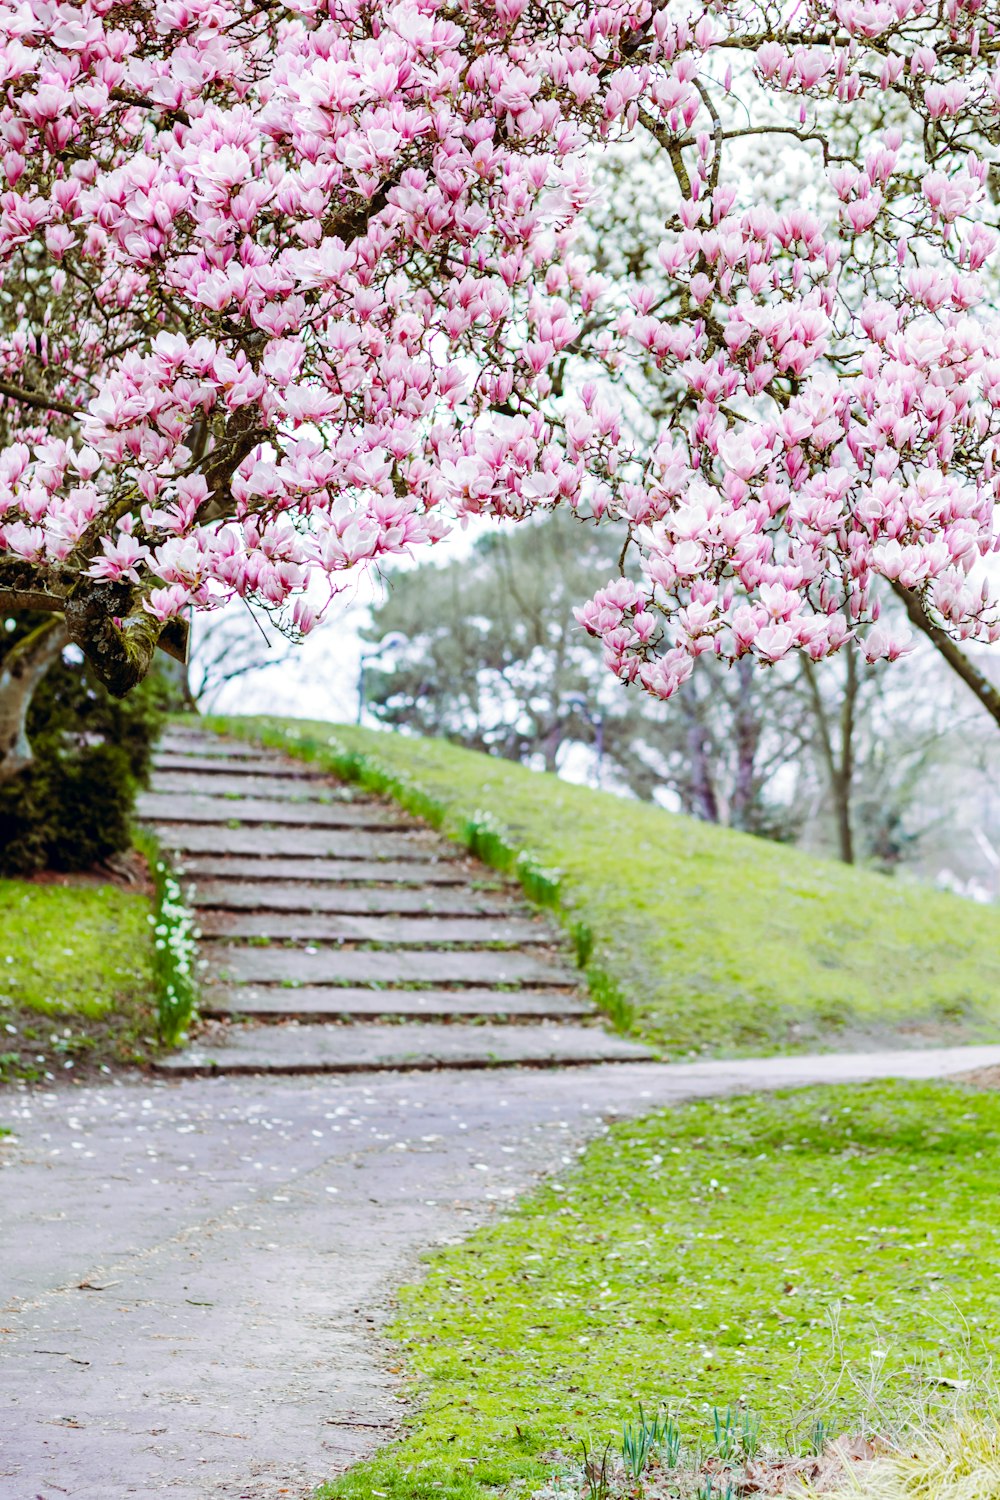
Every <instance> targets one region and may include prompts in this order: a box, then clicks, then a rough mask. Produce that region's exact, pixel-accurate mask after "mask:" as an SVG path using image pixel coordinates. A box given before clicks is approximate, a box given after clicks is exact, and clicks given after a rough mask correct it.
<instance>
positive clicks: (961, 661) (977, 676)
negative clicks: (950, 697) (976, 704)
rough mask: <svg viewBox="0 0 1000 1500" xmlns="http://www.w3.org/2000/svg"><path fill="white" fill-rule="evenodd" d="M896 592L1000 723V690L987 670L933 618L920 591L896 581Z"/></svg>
mask: <svg viewBox="0 0 1000 1500" xmlns="http://www.w3.org/2000/svg"><path fill="white" fill-rule="evenodd" d="M892 591H893V593H894V594H896V595H897V596H898V597H899V598H900V599H902V601H903V607H904V608H905V610H906V613H907V616H908V617H909V621H910V624H911V625H914V626H915V627H916V628H917V630H919V631H920V632H921V633H922V634H923V635H925V636H926V637H927V639H928V640H929V641H930V642H931V644H932V645H933V646H935V647H936V648H937V650H938V651H939V652H940V653H941V655H942V656H943V657H944V659H945V661H946V662H947V663H948V665H949V667H951V669H952V671H953V672H954V673H956V675H957V676H959V677H961V679H962V681H963V682H964V683H965V685H966V687H967V688H969V689H970V691H971V692H973V693H974V694H975V695H976V697H977V698H978V699H979V701H980V703H981V704H982V706H983V707H984V708H985V710H986V712H987V713H988V714H989V715H990V717H991V718H992V719H993V720H994V721H995V722H996V723H997V724H1000V689H997V688H995V687H994V686H993V684H992V682H991V681H990V679H989V678H988V677H987V676H986V674H985V673H984V672H981V671H980V670H979V668H978V667H977V666H976V665H975V663H974V662H972V661H970V660H969V658H968V657H967V656H966V655H965V652H964V651H962V649H961V648H960V647H959V645H958V642H957V641H953V640H952V638H951V636H950V635H949V634H948V632H947V631H946V630H943V629H942V628H941V626H940V625H936V624H935V623H934V621H933V620H932V619H931V616H930V614H929V612H928V610H927V607H926V605H925V604H924V602H923V600H922V599H921V598H920V596H919V595H918V594H914V593H911V591H910V590H909V589H906V588H904V587H903V585H902V584H901V583H898V582H894V583H893V585H892Z"/></svg>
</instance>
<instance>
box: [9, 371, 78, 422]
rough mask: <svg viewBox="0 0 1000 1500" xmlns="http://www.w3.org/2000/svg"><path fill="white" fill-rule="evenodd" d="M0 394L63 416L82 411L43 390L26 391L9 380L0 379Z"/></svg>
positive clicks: (74, 415)
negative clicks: (46, 393) (47, 394)
mask: <svg viewBox="0 0 1000 1500" xmlns="http://www.w3.org/2000/svg"><path fill="white" fill-rule="evenodd" d="M0 396H6V397H7V398H8V399H9V400H11V401H19V402H20V403H21V405H22V406H33V407H34V408H35V409H36V410H37V411H57V412H60V413H61V415H62V416H64V417H81V416H82V415H83V412H82V411H81V409H80V407H78V406H71V405H70V403H69V402H68V401H59V400H57V399H56V397H55V396H46V395H45V393H44V392H43V391H26V390H23V389H22V387H21V386H19V385H12V384H11V382H10V381H9V380H0Z"/></svg>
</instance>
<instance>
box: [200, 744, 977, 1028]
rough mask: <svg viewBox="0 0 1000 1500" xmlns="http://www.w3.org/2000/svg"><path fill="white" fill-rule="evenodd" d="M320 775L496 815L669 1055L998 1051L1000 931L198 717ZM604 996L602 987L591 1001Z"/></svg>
mask: <svg viewBox="0 0 1000 1500" xmlns="http://www.w3.org/2000/svg"><path fill="white" fill-rule="evenodd" d="M203 722H206V723H207V724H209V725H212V726H214V727H216V728H220V729H224V728H227V727H228V728H229V729H230V731H231V732H232V733H234V734H240V735H244V736H246V735H251V736H253V735H257V736H258V737H260V738H262V739H263V740H264V741H265V742H266V743H268V744H272V745H276V746H279V747H282V748H285V749H288V750H290V751H293V752H297V753H299V754H304V755H307V756H308V757H310V758H315V759H316V760H317V761H318V762H320V763H322V762H323V760H324V756H325V757H326V759H327V762H328V763H330V756H331V749H330V740H331V736H332V737H333V739H334V740H335V742H336V744H337V745H338V746H340V747H342V748H343V749H346V750H347V751H352V752H360V753H362V754H365V755H369V756H374V757H375V758H376V759H377V761H378V762H379V763H380V764H381V765H383V766H384V767H386V768H387V769H388V770H389V771H391V772H392V773H394V774H395V775H397V776H401V777H404V778H406V779H407V780H408V782H409V783H411V784H412V786H413V787H414V788H415V789H417V790H419V791H420V792H421V793H423V794H424V795H426V796H427V797H429V798H430V799H431V800H432V802H434V803H436V804H438V805H439V806H440V807H441V808H442V809H443V811H444V817H445V823H444V826H445V827H446V828H447V829H449V830H450V831H453V832H454V831H458V830H459V829H460V828H461V826H462V823H463V821H464V820H466V819H468V818H470V817H472V816H473V815H474V814H476V813H478V812H486V813H489V814H492V815H493V816H494V817H495V818H496V819H498V820H499V822H500V823H501V824H502V825H503V826H504V828H505V829H506V830H507V831H508V837H509V840H510V842H512V843H514V844H515V845H518V846H521V847H525V848H527V849H529V850H531V851H532V852H533V853H534V854H536V855H537V856H538V858H539V860H540V861H541V863H542V864H543V865H545V866H547V867H550V868H554V869H556V870H558V871H559V872H561V874H562V877H563V882H562V890H563V894H564V899H566V900H568V901H569V902H570V903H571V905H572V907H573V911H574V915H575V916H576V917H577V918H578V919H581V920H582V921H583V922H584V923H586V925H587V926H588V927H589V928H590V929H591V931H592V933H593V935H594V939H595V948H594V954H593V959H592V963H593V964H594V966H595V967H596V968H597V969H598V970H599V971H600V972H601V974H603V975H606V976H608V978H609V979H610V980H611V981H612V985H613V986H617V988H618V990H619V991H620V992H621V993H622V994H623V995H624V997H625V998H626V1000H627V1001H628V1002H629V1004H630V1006H631V1007H632V1010H633V1012H634V1015H635V1025H636V1029H637V1030H638V1032H639V1033H640V1034H641V1035H642V1036H643V1037H645V1038H646V1039H647V1040H649V1041H651V1042H653V1043H654V1044H656V1045H658V1046H659V1047H660V1048H662V1049H663V1051H664V1052H665V1053H666V1054H667V1055H673V1056H677V1055H680V1054H684V1053H687V1052H692V1051H694V1052H699V1053H730V1054H732V1053H738V1052H744V1053H747V1052H767V1051H774V1050H804V1049H808V1048H810V1047H815V1046H817V1045H819V1046H823V1045H831V1046H837V1047H841V1048H844V1049H845V1050H846V1049H850V1048H855V1047H858V1046H866V1045H872V1044H875V1045H878V1044H882V1045H884V1044H886V1043H890V1044H891V1043H898V1042H899V1041H900V1040H901V1039H903V1040H912V1041H913V1042H914V1043H917V1044H919V1043H921V1042H927V1041H943V1040H947V1041H971V1040H995V1039H997V1038H998V1037H1000V915H998V913H997V912H996V910H995V909H994V908H990V907H982V906H976V905H975V904H973V903H972V902H969V901H963V900H961V899H960V898H959V897H956V896H951V895H946V894H943V893H940V892H937V891H934V890H932V889H930V888H927V887H923V886H918V885H915V884H912V883H905V882H903V881H899V880H892V879H889V878H887V877H885V876H882V875H878V874H874V873H869V872H865V871H860V870H856V869H851V868H848V867H846V866H844V865H841V864H838V863H836V862H835V861H831V860H823V859H817V858H815V857H812V856H810V855H807V854H803V853H801V852H799V851H797V850H794V849H790V848H788V847H787V846H785V845H778V844H773V843H769V842H767V841H766V840H764V839H756V838H752V837H750V836H748V835H746V834H740V833H734V832H732V831H730V830H727V829H719V828H714V827H711V826H709V825H707V824H705V823H700V822H698V821H696V820H695V819H692V818H685V817H680V816H676V815H674V814H671V813H667V812H663V811H661V810H659V809H656V808H653V807H651V806H649V805H648V804H645V803H639V802H632V801H627V800H624V799H622V798H619V797H615V796H612V795H610V794H608V793H602V792H596V791H593V790H591V789H588V788H585V787H578V786H570V785H567V784H566V783H565V782H562V781H559V780H557V779H556V778H555V777H553V776H547V775H544V774H541V773H539V772H535V771H529V770H526V769H525V768H524V767H523V766H518V765H514V764H511V763H510V762H508V761H504V760H500V759H496V758H492V757H489V756H484V755H479V754H476V753H475V752H473V751H468V750H461V749H458V748H456V747H455V746H453V745H449V744H448V743H447V742H445V741H443V740H428V739H417V738H407V737H403V736H401V735H396V734H383V733H378V732H373V731H371V730H364V729H359V728H356V727H354V726H352V725H340V724H336V725H334V724H323V723H314V722H310V721H303V720H279V719H228V720H227V719H209V720H207V721H203ZM595 992H596V993H598V996H599V994H600V984H598V986H595Z"/></svg>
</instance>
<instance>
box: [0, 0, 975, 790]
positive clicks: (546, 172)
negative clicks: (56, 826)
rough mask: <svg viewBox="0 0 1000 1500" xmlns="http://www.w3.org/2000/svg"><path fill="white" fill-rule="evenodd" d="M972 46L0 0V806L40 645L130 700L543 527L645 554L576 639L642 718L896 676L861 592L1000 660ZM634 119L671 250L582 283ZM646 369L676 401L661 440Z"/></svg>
mask: <svg viewBox="0 0 1000 1500" xmlns="http://www.w3.org/2000/svg"><path fill="white" fill-rule="evenodd" d="M995 19H996V18H995V17H991V15H990V14H989V13H987V12H986V11H985V10H984V9H983V8H982V6H981V5H980V4H979V3H978V0H969V3H968V4H967V5H964V6H963V5H959V4H957V3H954V0H945V3H944V4H941V3H940V0H938V3H936V4H935V5H934V6H933V7H932V6H931V5H929V4H927V3H924V0H893V3H891V4H889V3H881V0H879V3H871V4H869V3H865V0H821V3H820V0H817V3H813V4H810V5H794V6H793V5H791V4H789V5H788V6H785V7H782V6H780V5H779V6H771V5H768V6H758V5H756V4H754V3H752V0H732V3H725V0H721V3H715V4H713V5H711V6H709V7H704V8H703V7H700V6H699V5H698V4H697V3H695V4H692V3H691V0H680V3H677V4H675V3H673V0H670V3H667V4H659V3H657V0H652V3H651V0H612V3H609V4H598V3H593V0H579V3H571V0H554V3H545V4H542V3H532V0H447V3H445V0H398V3H390V0H381V3H372V0H368V3H362V0H322V3H320V0H300V3H298V4H297V5H282V4H280V3H277V0H267V3H260V0H258V3H254V0H190V3H183V0H133V3H121V4H119V3H114V0H87V3H74V4H64V5H58V4H53V3H49V0H18V3H12V0H8V3H6V4H5V5H4V6H3V9H2V10H0V78H2V100H0V171H2V173H3V176H4V178H5V182H6V190H5V191H4V192H3V193H2V194H0V273H2V294H0V399H2V405H0V426H2V433H0V445H2V446H0V610H2V611H4V612H9V611H21V610H31V611H39V612H41V613H42V614H43V615H45V616H48V617H49V619H48V622H47V623H43V624H42V625H41V626H40V627H39V629H38V630H37V631H36V632H34V633H33V634H32V635H30V636H29V637H27V638H26V641H25V645H24V647H23V648H22V651H21V654H20V655H19V656H18V658H17V659H16V660H11V657H10V656H8V658H7V659H6V661H5V663H4V668H3V674H2V676H0V775H4V774H8V775H9V774H11V773H12V772H13V770H15V769H16V768H17V767H18V765H19V764H21V762H22V760H23V755H24V753H25V745H24V737H23V714H24V706H25V702H26V696H25V695H26V694H27V693H28V692H29V691H30V686H31V683H32V681H33V680H34V678H35V677H36V676H37V673H38V672H39V671H40V670H41V669H42V665H43V664H44V659H45V656H46V654H48V655H49V656H51V654H52V652H53V651H55V650H57V649H58V647H59V646H60V645H61V644H62V642H63V640H64V639H65V638H66V637H68V638H70V639H72V640H73V641H74V642H75V643H76V644H77V645H78V646H79V647H80V648H81V649H82V650H83V652H84V653H85V654H86V655H87V657H88V658H89V659H90V661H91V662H92V663H93V665H94V667H95V669H96V671H97V672H98V674H99V675H100V677H101V678H102V679H103V681H104V682H106V683H107V684H108V685H109V687H111V688H112V690H113V691H115V692H119V693H121V692H126V691H128V689H129V688H130V687H131V686H132V685H133V684H134V683H135V682H136V681H138V680H139V679H140V678H141V677H142V675H143V674H144V673H145V672H146V671H147V670H148V667H149V664H150V661H151V658H152V655H153V652H154V651H155V649H156V646H157V644H165V645H168V646H169V647H170V648H171V649H177V647H178V637H179V636H180V635H181V634H182V633H183V632H182V629H181V625H182V622H183V620H184V619H185V618H186V615H187V612H188V610H189V608H190V607H194V608H196V609H213V608H216V607H218V606H219V605H220V604H221V603H224V602H226V601H227V600H228V599H230V598H232V597H233V596H235V595H239V596H242V597H243V598H245V599H247V600H248V601H249V602H251V603H253V604H255V605H257V606H260V607H262V608H264V609H266V610H268V611H269V612H272V613H274V614H276V615H278V616H280V617H281V619H282V620H283V621H284V623H285V625H286V627H287V628H288V629H290V630H292V631H295V632H299V633H301V632H305V631H307V630H308V629H309V628H310V627H311V626H312V624H313V623H314V621H315V619H316V617H317V614H318V613H321V612H322V609H323V607H324V605H325V603H326V602H327V600H328V599H329V598H330V597H331V596H332V595H333V594H334V593H335V592H336V591H337V589H338V587H340V586H342V584H343V581H344V577H345V574H348V573H349V572H350V570H352V569H354V568H356V567H358V566H364V565H366V564H371V563H372V562H373V561H377V560H378V559H379V558H382V557H385V556H388V555H391V554H394V553H399V552H402V551H406V550H408V549H410V548H412V547H414V546H415V545H417V544H420V543H429V542H434V541H436V540H438V539H439V538H440V537H442V536H443V535H444V533H445V532H446V530H447V529H448V526H449V523H450V522H452V521H454V519H455V518H459V519H461V518H464V517H467V516H470V515H488V516H493V517H497V518H500V517H511V518H518V517H520V516H523V515H525V514H527V513H529V512H531V511H536V510H539V509H544V508H549V507H551V506H553V505H555V504H558V503H563V504H566V505H568V506H569V507H571V508H573V509H574V510H576V511H577V512H578V514H579V515H580V516H581V517H582V518H583V519H586V520H595V519H596V520H600V519H601V518H602V517H603V516H606V515H612V516H615V517H616V518H618V519H624V520H625V521H626V522H627V523H628V527H629V543H628V547H627V548H626V551H629V550H631V552H632V557H633V561H632V564H631V568H632V574H633V581H629V580H627V579H626V578H624V577H623V578H622V579H620V580H618V581H616V582H613V583H612V584H611V585H610V586H609V587H608V588H606V589H604V590H602V591H601V592H600V594H598V596H597V597H596V598H595V599H594V600H593V601H591V602H590V603H589V604H586V605H584V606H583V607H582V609H581V615H580V617H581V621H582V623H583V625H584V626H585V627H586V628H587V629H588V630H590V631H591V632H592V633H594V634H596V635H598V636H600V637H601V638H602V639H603V643H604V649H605V656H606V658H607V661H608V663H609V665H610V666H611V668H612V670H613V671H614V672H615V673H616V674H617V675H618V676H619V677H621V678H622V679H623V680H625V681H627V682H635V683H638V684H640V685H641V686H642V687H643V688H644V689H646V690H647V691H649V692H650V693H652V694H654V695H656V696H659V697H662V698H665V697H669V696H670V695H671V694H672V693H673V692H674V691H675V690H676V689H677V688H678V687H679V686H680V685H681V684H682V683H683V682H684V680H685V678H686V677H687V676H688V675H689V674H690V672H691V669H692V665H693V663H694V661H695V660H696V658H697V657H698V656H699V655H701V654H703V653H709V652H711V653H713V654H714V655H716V656H718V657H720V658H722V659H723V660H726V661H735V660H738V659H740V658H751V659H753V660H754V661H758V662H760V663H762V664H765V665H766V664H770V663H774V662H776V661H778V660H779V659H781V658H782V657H783V656H785V655H786V654H787V653H789V652H792V651H802V652H806V653H808V655H809V656H811V657H813V658H816V659H819V658H821V657H823V656H825V655H828V654H830V653H832V652H834V651H836V650H838V649H839V648H840V647H842V646H843V645H844V643H845V642H847V641H849V640H857V641H858V643H859V646H860V649H861V650H862V651H863V652H864V654H865V656H866V657H867V658H868V659H869V660H874V659H878V658H881V657H889V658H892V657H894V656H896V655H898V654H899V652H900V651H901V650H902V649H903V648H904V644H905V643H904V642H902V641H900V640H899V639H897V638H895V637H894V635H893V634H892V633H891V632H890V631H888V630H887V629H886V628H885V625H884V624H883V622H882V621H880V619H879V588H880V582H881V580H888V581H889V583H890V584H891V586H893V587H895V588H897V589H898V590H899V591H901V592H902V594H903V595H904V597H905V599H906V602H907V608H908V610H909V613H910V615H911V618H912V619H913V620H914V621H916V623H918V624H919V625H920V626H921V628H924V629H926V630H927V631H928V632H930V633H932V634H934V635H935V637H936V638H937V640H938V644H939V645H940V646H941V649H943V650H945V651H950V652H953V653H954V654H955V656H956V657H957V659H958V661H959V662H961V661H964V658H963V656H962V653H961V649H960V646H959V645H957V644H956V642H958V641H961V640H963V639H967V640H972V639H976V640H984V641H992V640H994V639H995V638H996V637H997V636H998V635H1000V623H998V618H997V612H996V609H995V599H994V595H993V592H992V586H991V584H990V581H989V576H988V574H987V573H986V572H985V571H984V567H983V560H984V559H985V558H986V557H987V555H988V554H989V553H990V551H991V550H992V549H993V547H994V545H995V543H994V527H993V518H994V506H995V500H996V487H997V483H998V480H997V476H996V469H997V465H996V454H997V439H998V436H1000V412H998V406H1000V331H998V325H997V323H996V321H995V319H994V318H993V316H992V315H991V314H990V312H989V311H988V308H987V305H986V297H987V292H988V280H987V279H986V277H987V276H988V271H989V266H988V262H989V260H990V257H991V255H992V254H993V251H994V245H995V236H994V234H993V232H992V231H991V230H990V229H989V227H988V226H987V224H986V222H985V221H986V219H987V218H988V217H989V213H988V211H987V208H986V190H987V186H988V182H989V175H990V156H991V147H990V145H989V142H990V141H991V140H992V139H994V138H995V137H996V136H997V134H998V132H1000V71H998V72H996V73H995V71H994V58H995V57H997V56H998V52H1000V40H998V38H997V36H996V34H995V25H994V21H995ZM862 106H863V107H864V108H865V110H866V111H867V115H866V118H868V119H871V120H872V121H873V122H874V134H873V137H872V139H871V141H870V143H869V144H868V145H867V146H865V147H864V149H862V150H857V149H855V148H854V147H853V146H851V149H849V150H845V149H843V148H842V146H841V145H840V144H839V143H841V142H843V141H850V140H851V139H852V138H851V136H850V118H851V115H852V112H856V111H857V110H859V109H860V108H862ZM637 132H638V133H644V134H646V135H648V136H649V138H650V139H651V140H654V141H655V142H656V143H657V148H658V151H659V153H660V160H661V162H662V168H663V171H664V172H667V171H669V174H670V178H671V182H672V189H671V193H672V203H671V206H670V208H669V215H668V219H667V224H666V228H665V231H664V233H665V238H664V240H663V243H662V245H661V246H660V247H659V250H658V253H657V260H656V264H655V267H650V266H645V267H644V268H643V269H642V271H641V272H639V273H637V274H636V275H634V276H631V275H622V276H619V277H613V278H608V277H602V276H601V275H599V274H597V273H596V272H595V270H594V267H593V263H592V261H591V260H589V259H588V256H587V254H586V253H585V248H586V247H585V242H584V241H581V243H580V245H576V244H575V242H574V231H575V223H576V221H577V219H578V218H579V216H580V214H581V213H582V211H583V210H584V209H585V207H586V206H587V204H588V200H589V198H590V195H591V189H590V187H589V183H588V158H590V157H592V156H593V155H594V153H595V152H600V151H602V150H604V149H606V148H607V146H608V143H611V142H615V141H618V140H625V139H628V138H629V137H631V136H632V135H633V134H635V133H637ZM762 139H766V140H767V141H768V142H773V141H774V140H779V141H780V142H781V143H782V145H783V146H787V148H788V150H789V151H794V152H796V153H805V154H806V156H807V158H808V161H809V164H810V165H809V172H808V175H807V181H808V191H804V193H803V199H802V202H801V204H800V205H799V206H796V207H794V208H791V209H784V210H780V209H779V207H776V206H773V205H772V206H769V204H768V203H767V202H760V201H752V200H751V196H750V194H749V193H748V192H747V188H746V183H747V177H746V171H745V162H746V151H747V143H748V142H751V143H753V142H757V141H759V140H762ZM636 370H655V372H656V373H657V375H658V378H659V379H660V380H661V381H663V382H666V384H667V385H669V387H670V389H671V391H672V392H673V397H672V400H671V403H670V409H669V413H668V414H667V415H666V416H665V417H664V418H663V420H662V421H658V422H656V423H654V424H652V427H651V428H650V425H649V424H648V423H647V424H646V428H645V429H643V428H642V427H641V425H640V427H639V428H637V427H636V425H635V424H634V423H631V422H628V420H627V416H628V413H627V406H628V401H629V392H630V390H632V389H634V386H632V385H630V372H634V371H636ZM636 431H644V434H645V435H644V436H643V438H642V440H641V441H638V440H637V439H636V438H635V437H634V433H635V432H636ZM625 566H626V563H625V560H624V559H623V567H625ZM970 670H971V669H970ZM986 691H987V688H986V686H985V685H983V692H986ZM994 711H995V712H996V713H997V716H998V717H1000V697H998V698H997V702H996V703H995V704H994Z"/></svg>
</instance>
